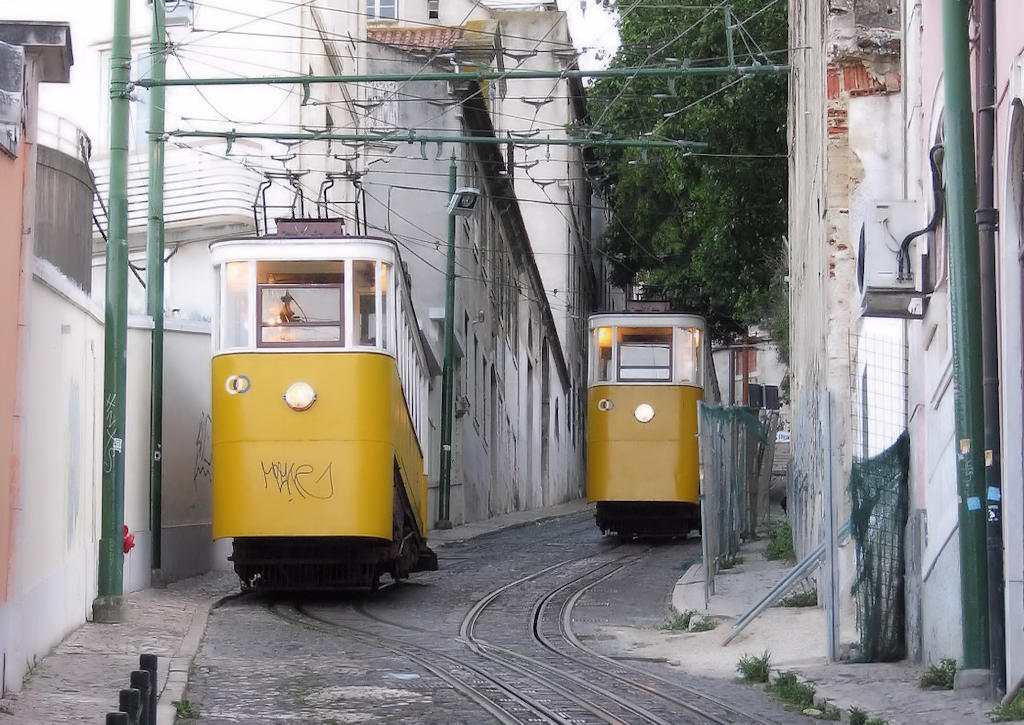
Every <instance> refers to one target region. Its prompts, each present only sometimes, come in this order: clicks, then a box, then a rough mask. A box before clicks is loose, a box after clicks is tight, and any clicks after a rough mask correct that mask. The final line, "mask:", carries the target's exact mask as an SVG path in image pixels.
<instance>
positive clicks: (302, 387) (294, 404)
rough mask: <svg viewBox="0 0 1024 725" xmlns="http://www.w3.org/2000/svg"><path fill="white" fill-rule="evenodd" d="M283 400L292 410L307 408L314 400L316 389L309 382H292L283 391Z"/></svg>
mask: <svg viewBox="0 0 1024 725" xmlns="http://www.w3.org/2000/svg"><path fill="white" fill-rule="evenodd" d="M284 402H285V403H287V404H288V407H289V408H291V409H292V410H297V411H303V410H308V409H309V407H310V406H311V405H313V403H315V402H316V391H315V390H313V386H312V385H310V384H309V383H292V384H291V385H289V386H288V390H286V391H285V392H284Z"/></svg>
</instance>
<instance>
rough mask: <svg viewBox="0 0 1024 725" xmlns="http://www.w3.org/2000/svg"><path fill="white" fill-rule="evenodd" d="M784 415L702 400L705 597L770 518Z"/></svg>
mask: <svg viewBox="0 0 1024 725" xmlns="http://www.w3.org/2000/svg"><path fill="white" fill-rule="evenodd" d="M778 421H779V417H778V414H777V413H774V412H770V411H760V412H759V411H757V410H756V409H753V408H746V407H737V406H718V405H706V404H704V403H701V404H700V408H699V438H700V490H701V496H700V502H701V542H702V547H703V566H704V595H705V600H707V599H708V598H709V597H710V596H711V595H712V594H714V592H715V574H716V573H717V572H718V570H719V567H720V565H721V563H722V561H723V560H725V559H727V558H731V557H734V556H736V555H737V554H738V553H739V549H740V544H741V543H742V542H743V541H745V540H747V539H750V538H752V537H754V536H755V535H756V533H757V531H758V529H759V528H761V527H763V526H764V524H765V523H766V521H767V516H768V488H769V484H770V479H771V473H772V462H773V458H774V450H775V432H776V430H777V429H778Z"/></svg>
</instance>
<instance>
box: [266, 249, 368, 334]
mask: <svg viewBox="0 0 1024 725" xmlns="http://www.w3.org/2000/svg"><path fill="white" fill-rule="evenodd" d="M370 264H372V263H370ZM256 276H257V282H256V303H257V305H258V309H257V315H258V319H259V321H260V322H259V338H258V339H257V341H256V344H257V346H258V347H264V346H267V347H273V346H282V345H300V346H307V345H332V344H333V345H334V346H336V347H340V346H341V345H343V344H344V343H345V336H344V324H343V319H344V317H343V314H342V313H343V309H342V288H343V286H344V285H343V282H344V266H343V263H342V262H259V263H258V264H257V268H256Z"/></svg>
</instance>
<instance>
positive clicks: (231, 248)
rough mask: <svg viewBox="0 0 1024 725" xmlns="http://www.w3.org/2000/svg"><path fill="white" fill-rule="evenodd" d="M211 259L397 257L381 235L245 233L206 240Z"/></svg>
mask: <svg viewBox="0 0 1024 725" xmlns="http://www.w3.org/2000/svg"><path fill="white" fill-rule="evenodd" d="M210 257H211V259H212V261H213V263H214V264H215V265H216V264H223V263H225V262H234V261H242V260H247V259H255V260H281V261H305V260H310V261H313V260H335V259H379V260H382V261H385V262H391V261H394V260H395V259H397V258H398V245H397V244H395V242H393V241H392V240H390V239H384V238H382V237H248V238H240V239H220V240H218V241H215V242H211V243H210Z"/></svg>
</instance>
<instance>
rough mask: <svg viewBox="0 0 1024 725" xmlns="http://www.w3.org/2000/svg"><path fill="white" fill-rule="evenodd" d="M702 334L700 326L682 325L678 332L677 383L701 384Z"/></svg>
mask: <svg viewBox="0 0 1024 725" xmlns="http://www.w3.org/2000/svg"><path fill="white" fill-rule="evenodd" d="M700 338H701V334H700V328H699V327H681V328H679V330H678V331H677V332H676V375H675V379H676V382H677V383H689V384H691V385H700V384H701V375H702V372H703V371H702V370H701V364H700V356H701V339H700Z"/></svg>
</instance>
